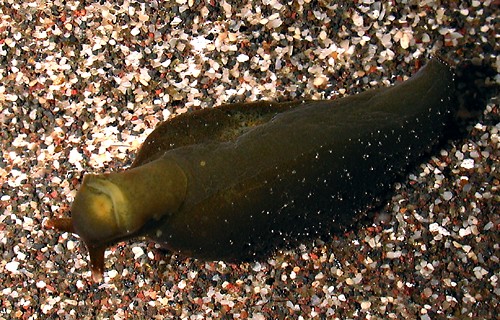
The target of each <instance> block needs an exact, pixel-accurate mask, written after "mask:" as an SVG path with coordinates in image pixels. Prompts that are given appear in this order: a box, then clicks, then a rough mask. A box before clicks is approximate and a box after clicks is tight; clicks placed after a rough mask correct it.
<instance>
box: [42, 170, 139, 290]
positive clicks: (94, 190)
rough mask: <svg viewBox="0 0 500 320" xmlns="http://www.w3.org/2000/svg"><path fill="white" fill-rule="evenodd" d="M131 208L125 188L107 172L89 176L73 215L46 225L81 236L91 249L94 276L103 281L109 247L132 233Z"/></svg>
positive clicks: (55, 219) (83, 185) (78, 194)
mask: <svg viewBox="0 0 500 320" xmlns="http://www.w3.org/2000/svg"><path fill="white" fill-rule="evenodd" d="M127 208H129V206H128V204H127V200H126V198H125V197H124V195H123V193H122V191H121V189H120V188H119V187H118V186H117V185H115V184H114V183H113V182H111V181H110V180H108V179H107V175H86V176H85V177H84V179H83V184H82V186H81V188H80V189H79V191H78V193H77V194H76V197H75V201H74V202H73V205H72V207H71V218H54V219H50V220H48V221H47V222H46V224H45V226H46V227H48V228H51V229H57V230H60V231H65V232H71V233H75V234H77V235H78V236H80V238H81V239H82V240H83V241H84V242H85V245H86V246H87V249H88V251H89V255H90V262H91V270H92V277H93V278H94V280H95V281H99V280H100V279H101V277H102V274H103V270H104V251H105V249H106V247H107V246H109V245H110V244H112V243H113V242H116V241H118V239H120V238H123V237H125V236H126V235H127V234H129V233H130V230H129V226H128V225H127V224H128V223H127V222H126V219H124V217H127V216H129V215H128V214H127Z"/></svg>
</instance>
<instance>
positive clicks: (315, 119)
mask: <svg viewBox="0 0 500 320" xmlns="http://www.w3.org/2000/svg"><path fill="white" fill-rule="evenodd" d="M452 77H453V75H452V73H451V71H450V70H449V68H448V67H447V66H446V65H444V64H443V63H441V62H439V61H437V60H432V61H430V62H429V63H428V64H427V65H426V66H425V67H424V68H423V69H422V70H420V71H419V72H418V73H417V74H416V75H415V76H413V77H412V78H411V79H410V80H408V81H406V82H404V83H401V84H398V85H396V86H393V87H390V88H383V89H378V90H370V91H367V92H364V93H362V94H358V95H355V96H351V97H347V98H342V99H338V100H332V101H309V102H304V103H300V102H295V103H287V104H277V103H266V102H261V103H257V104H249V105H247V106H246V107H245V105H244V104H240V105H227V106H223V107H221V108H215V109H209V110H202V111H200V113H199V114H198V115H196V113H195V114H194V115H191V118H189V115H186V116H185V117H182V116H180V117H178V118H180V119H178V120H176V119H177V118H175V119H174V120H173V121H171V122H167V123H165V124H163V125H162V126H160V127H158V128H157V129H156V130H155V132H153V133H152V134H151V136H150V137H148V140H147V141H146V143H145V144H144V146H143V147H142V149H141V151H140V152H139V154H138V156H137V159H136V161H135V162H134V166H141V165H142V164H144V163H147V162H150V161H163V160H164V159H170V160H173V161H175V162H176V163H177V164H178V165H179V166H180V167H181V168H182V170H183V171H184V173H185V175H186V176H187V193H186V198H185V199H184V202H183V204H182V205H181V207H180V209H179V210H178V211H177V212H169V213H167V212H165V216H164V217H163V218H162V219H161V221H159V222H158V221H155V222H152V223H150V224H148V225H147V226H146V227H145V228H143V230H142V231H141V233H142V234H145V235H147V236H148V237H150V238H151V239H153V240H155V241H158V242H162V243H165V245H166V246H167V247H168V248H169V249H171V250H173V251H176V252H179V253H181V254H183V255H187V256H192V257H197V258H203V259H217V260H218V259H226V260H246V259H252V257H253V256H254V254H260V253H264V252H267V251H268V250H270V249H273V248H276V247H279V246H281V245H282V244H283V243H286V242H288V241H291V240H292V241H294V240H295V239H297V238H302V237H303V236H308V235H309V236H313V235H316V234H318V233H321V234H323V233H325V232H329V231H338V230H344V229H345V228H346V227H348V226H349V225H351V224H352V223H353V221H355V220H356V219H357V218H359V216H360V213H361V212H363V211H365V210H366V209H367V208H369V207H370V206H371V205H373V204H374V203H378V202H379V200H380V199H382V198H385V197H386V195H387V194H388V192H389V191H390V190H391V188H392V186H393V184H394V182H395V181H397V180H398V179H400V178H401V177H402V175H403V174H404V173H406V172H407V169H408V167H409V166H411V165H415V162H416V161H417V160H419V159H420V157H421V156H422V155H423V154H425V153H426V152H428V151H429V149H430V148H431V147H432V146H434V145H436V143H437V142H439V141H440V140H442V138H443V136H444V135H445V131H446V130H447V127H448V125H449V124H450V123H451V122H452V118H453V116H454V113H455V112H456V110H455V107H456V105H455V101H454V96H455V93H454V84H453V78H452ZM259 110H260V111H259ZM211 117H212V121H207V120H210V118H211ZM190 119H191V120H190ZM193 119H194V120H193ZM241 119H243V120H241ZM255 119H256V120H255ZM247 122H251V123H250V124H248V123H247ZM186 124H187V126H186Z"/></svg>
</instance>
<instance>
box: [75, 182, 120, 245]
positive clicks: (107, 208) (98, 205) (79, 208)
mask: <svg viewBox="0 0 500 320" xmlns="http://www.w3.org/2000/svg"><path fill="white" fill-rule="evenodd" d="M127 211H128V206H127V200H126V198H125V197H124V195H123V193H122V191H121V190H120V188H119V187H118V186H117V185H115V184H114V183H113V182H111V181H110V180H108V179H106V175H86V176H85V177H84V179H83V184H82V187H81V188H80V190H79V191H78V193H77V194H76V197H75V201H74V202H73V205H72V207H71V216H72V219H73V227H74V229H75V232H76V233H77V234H78V235H79V236H80V237H81V238H82V239H83V240H84V241H85V244H86V245H87V246H89V247H90V246H93V245H94V246H95V245H104V244H108V243H110V242H112V241H113V240H115V239H117V238H121V237H123V236H126V235H127V233H128V228H127V225H126V224H127V223H126V222H125V221H126V219H124V217H125V216H127Z"/></svg>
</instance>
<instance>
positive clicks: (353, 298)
mask: <svg viewBox="0 0 500 320" xmlns="http://www.w3.org/2000/svg"><path fill="white" fill-rule="evenodd" d="M498 30H499V1H498V0H496V1H491V0H482V1H478V0H476V1H434V0H424V1H411V0H408V1H402V0H398V1H374V0H359V1H313V0H291V1H284V0H262V1H206V2H205V1H198V0H177V1H165V2H159V1H145V0H144V1H120V0H119V1H87V2H85V1H42V0H37V1H29V0H28V1H17V0H1V1H0V126H1V132H0V137H1V151H0V152H1V160H2V161H1V162H0V186H1V195H0V197H1V202H0V248H1V249H0V253H1V261H0V301H1V302H0V319H17V318H19V319H163V318H167V319H168V318H181V319H205V318H206V319H219V318H223V319H231V318H234V319H326V318H328V319H335V318H337V319H445V318H449V319H466V318H475V319H494V318H495V317H496V316H497V314H498V311H499V308H498V299H499V294H500V289H499V288H498V277H499V273H500V272H499V271H500V270H499V234H498V231H499V223H500V220H499V210H498V202H499V201H498V200H499V193H498V188H499V185H500V175H499V161H498V159H499V155H500V151H499V135H500V133H499V131H500V123H499V108H498V100H496V99H491V100H490V101H489V102H488V105H487V106H485V108H484V113H483V115H482V116H481V118H480V119H478V120H477V122H473V123H472V124H471V125H470V126H469V127H468V128H467V130H468V132H469V133H468V134H467V135H466V136H465V137H464V138H463V139H459V140H455V141H451V142H450V143H448V144H446V145H444V146H443V148H442V150H441V151H437V152H435V153H433V154H432V155H431V157H429V159H428V161H427V162H424V163H422V164H421V165H420V166H417V167H416V168H415V169H414V170H413V171H412V172H411V173H409V175H408V176H407V178H406V180H405V181H404V182H402V183H400V184H396V186H395V191H394V194H393V197H392V200H391V201H390V203H389V204H388V205H387V206H385V207H384V208H382V209H381V213H382V215H384V214H387V213H389V214H390V215H391V216H392V220H391V221H390V222H389V223H387V224H378V223H374V224H373V225H368V226H365V227H361V228H357V229H356V230H354V231H353V232H349V233H347V234H344V235H332V236H331V239H330V240H328V241H326V242H324V243H323V242H319V241H314V240H311V241H310V242H306V243H304V244H303V245H301V246H299V247H296V248H295V249H292V250H289V251H279V252H277V253H276V254H274V255H272V256H269V258H268V259H263V260H262V261H258V262H253V263H242V264H239V265H236V264H228V263H224V262H200V261H197V260H194V259H186V258H183V257H179V256H177V255H170V254H168V253H165V252H164V251H160V250H158V249H157V248H155V245H154V244H153V243H148V242H145V241H130V242H127V243H119V244H118V245H116V246H113V247H111V248H109V251H107V253H106V256H107V259H106V272H105V274H104V279H103V281H102V282H101V283H93V282H92V281H91V278H90V272H89V267H88V264H87V263H88V258H87V252H86V249H85V247H84V246H83V245H82V244H81V243H80V242H79V240H78V238H77V237H76V236H74V235H71V234H66V233H65V234H59V233H57V232H54V231H51V230H45V229H44V228H43V227H42V223H43V221H44V219H47V218H48V217H52V216H67V215H69V207H70V205H71V203H72V200H73V198H74V196H75V193H76V190H77V189H78V187H79V185H80V182H81V178H82V176H83V174H84V173H86V172H91V173H100V172H106V171H111V170H120V169H121V168H124V167H127V166H128V165H130V164H131V161H132V160H133V157H134V153H135V151H136V150H137V149H138V147H139V146H140V144H141V143H142V141H144V139H145V137H146V136H147V135H148V133H150V132H151V130H152V129H153V128H154V127H155V126H156V125H157V124H158V123H159V122H160V121H163V120H166V119H168V118H169V117H173V116H174V115H175V114H179V113H183V112H189V110H192V109H198V108H205V107H213V106H217V105H220V104H221V103H224V102H231V101H254V100H258V99H271V100H272V99H276V98H279V99H285V100H293V99H298V98H305V97H307V98H314V99H321V98H331V97H336V96H339V97H340V96H343V95H349V94H353V93H356V92H360V91H362V90H365V89H368V88H372V87H381V86H387V85H390V84H392V83H394V82H396V81H398V80H404V79H406V78H408V77H409V76H410V75H411V74H413V73H414V72H415V71H416V70H417V69H418V68H419V67H420V66H421V65H422V64H423V63H425V61H426V60H427V59H428V57H429V56H430V55H432V54H438V55H440V56H441V57H442V58H443V59H444V60H446V61H448V62H449V63H450V64H451V65H454V64H456V63H458V62H460V61H462V60H464V59H474V61H475V62H481V61H486V62H487V63H489V64H491V65H492V66H493V67H494V68H495V69H496V71H497V72H498V70H499V69H500V58H499V57H498V52H499V45H498V42H499V36H498V34H497V31H498ZM492 81H495V79H493V80H492ZM496 81H497V82H498V81H499V78H498V74H497V76H496Z"/></svg>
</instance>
